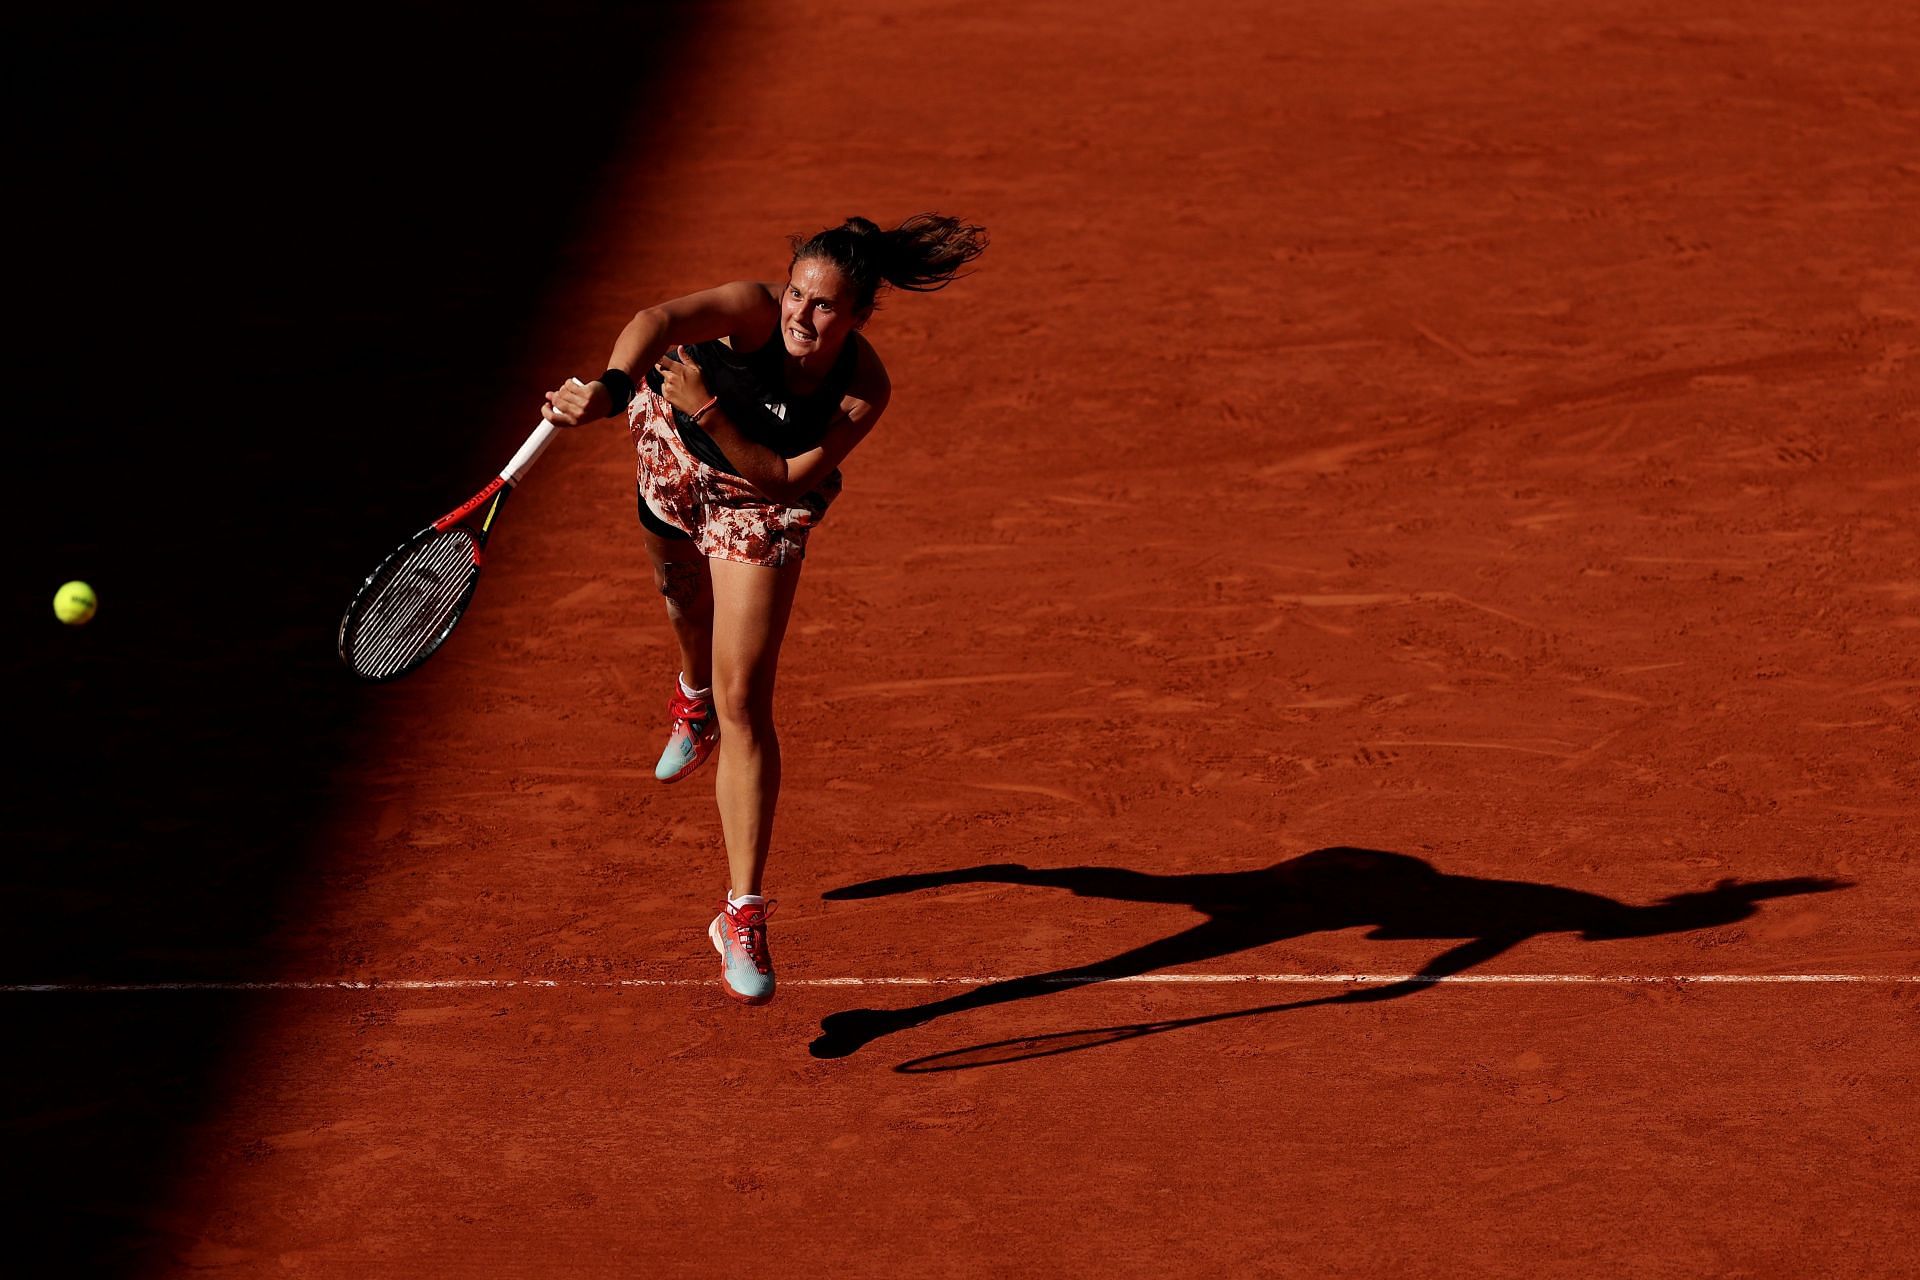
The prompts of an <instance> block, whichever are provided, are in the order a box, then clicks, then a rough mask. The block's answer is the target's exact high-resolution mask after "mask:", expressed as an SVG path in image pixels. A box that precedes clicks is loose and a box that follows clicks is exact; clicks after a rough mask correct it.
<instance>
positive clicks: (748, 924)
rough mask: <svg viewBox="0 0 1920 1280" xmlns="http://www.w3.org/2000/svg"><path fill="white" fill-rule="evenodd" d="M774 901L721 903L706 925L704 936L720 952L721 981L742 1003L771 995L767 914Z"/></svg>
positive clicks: (771, 975) (757, 1001) (771, 979)
mask: <svg viewBox="0 0 1920 1280" xmlns="http://www.w3.org/2000/svg"><path fill="white" fill-rule="evenodd" d="M771 914H773V904H772V903H771V902H768V903H759V902H749V903H746V904H744V905H742V906H738V907H736V906H734V905H732V904H731V903H728V902H722V903H721V904H720V914H719V915H717V916H715V917H714V918H713V923H712V924H710V925H708V926H707V937H708V938H709V939H711V940H712V942H713V949H714V950H715V951H718V952H719V953H720V985H721V987H722V988H723V989H724V990H725V991H726V993H727V995H728V996H730V997H732V998H733V999H735V1000H738V1001H739V1002H740V1003H741V1004H765V1003H766V1002H767V1001H769V1000H771V999H773V953H772V952H770V951H769V950H768V949H767V917H768V916H769V915H771Z"/></svg>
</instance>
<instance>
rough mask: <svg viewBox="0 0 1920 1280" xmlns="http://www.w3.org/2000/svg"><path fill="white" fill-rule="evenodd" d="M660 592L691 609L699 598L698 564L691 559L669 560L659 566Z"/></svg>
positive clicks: (683, 606)
mask: <svg viewBox="0 0 1920 1280" xmlns="http://www.w3.org/2000/svg"><path fill="white" fill-rule="evenodd" d="M660 594H661V595H663V596H665V597H666V598H667V599H668V600H671V601H672V602H673V603H674V604H677V605H679V606H680V607H681V608H682V609H691V608H692V607H693V605H694V602H695V601H697V600H699V599H700V566H699V565H698V564H697V563H695V562H694V561H691V560H669V561H667V562H666V563H665V564H664V565H662V566H660Z"/></svg>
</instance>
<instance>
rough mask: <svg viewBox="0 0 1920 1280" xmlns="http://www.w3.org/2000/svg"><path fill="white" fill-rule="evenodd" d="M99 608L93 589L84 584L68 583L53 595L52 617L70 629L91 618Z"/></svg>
mask: <svg viewBox="0 0 1920 1280" xmlns="http://www.w3.org/2000/svg"><path fill="white" fill-rule="evenodd" d="M99 607H100V601H99V599H98V597H96V596H95V595H94V594H93V588H92V587H90V586H88V585H87V584H86V583H84V582H69V583H68V584H67V585H66V586H64V587H62V588H60V590H59V591H57V592H55V593H54V597H53V616H54V617H56V618H58V619H60V621H62V622H64V623H66V624H67V625H68V626H70V627H77V626H79V625H80V624H81V623H83V622H85V621H86V620H87V619H88V618H91V617H92V616H93V611H94V610H95V609H97V608H99Z"/></svg>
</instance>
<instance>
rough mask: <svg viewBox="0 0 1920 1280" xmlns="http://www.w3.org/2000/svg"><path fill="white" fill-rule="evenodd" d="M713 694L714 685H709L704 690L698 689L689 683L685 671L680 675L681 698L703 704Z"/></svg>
mask: <svg viewBox="0 0 1920 1280" xmlns="http://www.w3.org/2000/svg"><path fill="white" fill-rule="evenodd" d="M712 694H713V686H712V685H708V686H707V687H706V688H704V689H696V688H694V687H693V686H692V685H690V684H688V683H687V673H686V672H684V671H683V672H681V673H680V696H681V697H683V698H691V699H693V700H694V701H695V702H701V701H704V700H705V699H707V698H709V697H711V696H712Z"/></svg>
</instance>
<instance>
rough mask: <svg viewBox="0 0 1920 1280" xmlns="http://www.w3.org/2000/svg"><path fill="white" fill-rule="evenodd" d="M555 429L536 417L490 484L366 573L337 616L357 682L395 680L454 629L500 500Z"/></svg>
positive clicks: (345, 657)
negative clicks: (536, 421)
mask: <svg viewBox="0 0 1920 1280" xmlns="http://www.w3.org/2000/svg"><path fill="white" fill-rule="evenodd" d="M574 381H576V382H577V381H578V379H574ZM558 430H560V427H558V426H557V425H556V424H554V423H551V422H547V421H545V420H542V421H541V423H540V425H539V426H538V427H537V428H535V430H534V433H533V434H532V435H530V436H528V437H527V442H526V443H525V444H523V445H521V446H520V452H518V453H516V454H514V455H513V461H511V462H509V463H508V464H507V465H506V468H505V469H504V470H502V471H501V472H500V474H499V475H497V476H495V477H494V479H493V482H492V483H491V484H489V485H488V486H487V487H486V488H484V489H482V490H481V491H480V492H478V493H476V494H474V495H473V497H471V498H469V499H468V500H467V501H466V502H464V503H462V504H461V505H459V506H457V507H455V508H454V509H453V510H452V511H449V512H447V514H446V515H444V516H441V517H440V518H439V519H438V520H435V521H434V522H433V523H432V524H430V525H428V526H427V527H426V528H424V529H422V530H421V531H420V532H418V533H416V534H414V535H413V536H412V537H411V538H408V539H407V540H406V541H405V542H403V543H401V544H400V546H399V548H398V549H397V550H395V551H394V553H393V554H392V555H390V556H388V557H387V558H386V559H385V560H382V561H381V562H380V567H379V568H377V569H375V570H374V571H373V572H372V573H370V574H368V575H367V578H366V581H365V582H362V583H361V584H360V589H359V590H358V591H356V592H354V593H353V602H352V603H351V604H349V605H348V606H347V612H346V615H345V616H344V617H342V618H341V619H340V637H339V646H340V660H341V661H342V662H344V663H346V664H347V668H348V670H350V671H352V672H353V674H355V675H357V676H359V677H360V678H361V679H363V680H397V679H399V678H400V677H401V676H403V675H406V674H407V672H409V671H412V670H413V669H414V668H415V667H417V666H419V665H420V664H421V663H423V662H425V661H426V660H427V659H428V658H431V657H432V656H433V652H434V650H436V649H438V648H439V647H440V645H441V644H442V643H443V642H444V641H445V640H446V638H447V637H448V636H450V635H452V634H453V629H454V627H455V626H457V625H458V624H459V622H460V617H461V615H462V614H464V613H465V612H466V611H467V605H468V604H469V603H471V602H472V600H473V589H474V587H476V586H478V585H479V582H480V565H481V559H482V556H481V553H482V551H483V550H484V549H485V547H486V545H487V535H488V534H489V533H490V532H492V529H493V522H494V518H495V517H496V516H498V515H499V514H500V506H501V504H502V503H504V502H505V501H506V500H507V495H508V494H509V493H512V492H513V486H514V485H516V484H518V483H520V478H521V477H522V476H524V475H526V473H527V472H528V471H530V470H532V468H533V464H534V462H535V461H536V460H537V459H538V458H539V457H540V454H541V452H542V451H543V450H545V449H546V447H547V444H548V442H549V441H551V440H552V439H553V433H554V432H555V431H558Z"/></svg>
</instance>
